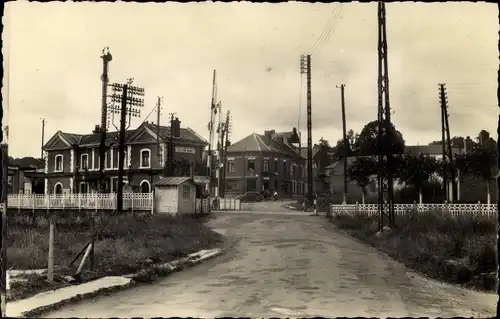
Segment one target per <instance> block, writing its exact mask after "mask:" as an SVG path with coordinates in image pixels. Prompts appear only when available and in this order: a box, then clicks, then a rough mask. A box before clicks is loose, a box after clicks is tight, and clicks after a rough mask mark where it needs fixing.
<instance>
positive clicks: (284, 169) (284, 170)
mask: <svg viewBox="0 0 500 319" xmlns="http://www.w3.org/2000/svg"><path fill="white" fill-rule="evenodd" d="M286 173H287V170H286V162H285V161H283V175H284V176H286Z"/></svg>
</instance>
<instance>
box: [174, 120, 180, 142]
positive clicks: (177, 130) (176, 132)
mask: <svg viewBox="0 0 500 319" xmlns="http://www.w3.org/2000/svg"><path fill="white" fill-rule="evenodd" d="M174 134H175V135H174V136H175V137H181V121H179V118H177V117H176V118H175V131H174Z"/></svg>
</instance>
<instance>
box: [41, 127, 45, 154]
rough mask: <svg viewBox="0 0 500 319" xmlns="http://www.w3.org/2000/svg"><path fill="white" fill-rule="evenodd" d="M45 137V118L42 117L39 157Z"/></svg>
mask: <svg viewBox="0 0 500 319" xmlns="http://www.w3.org/2000/svg"><path fill="white" fill-rule="evenodd" d="M44 139H45V118H42V146H41V147H40V158H42V159H43V144H44Z"/></svg>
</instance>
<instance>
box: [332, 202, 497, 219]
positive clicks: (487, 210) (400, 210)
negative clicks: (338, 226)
mask: <svg viewBox="0 0 500 319" xmlns="http://www.w3.org/2000/svg"><path fill="white" fill-rule="evenodd" d="M409 211H414V212H417V214H419V215H426V214H432V213H434V212H436V211H440V212H442V213H443V214H446V215H449V216H451V217H484V218H493V217H494V218H496V217H497V216H498V209H497V204H481V203H477V204H395V205H394V213H395V215H396V216H403V215H404V214H406V213H407V212H409ZM331 213H332V214H334V215H335V214H352V215H364V216H374V215H377V214H378V204H344V205H342V204H340V205H332V206H331Z"/></svg>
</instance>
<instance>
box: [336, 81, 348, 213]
mask: <svg viewBox="0 0 500 319" xmlns="http://www.w3.org/2000/svg"><path fill="white" fill-rule="evenodd" d="M337 87H338V88H340V95H341V103H342V137H343V141H344V200H343V203H344V204H346V203H347V186H348V183H347V156H348V152H349V149H348V146H349V143H348V141H347V132H346V119H345V97H344V89H345V84H341V85H340V86H337Z"/></svg>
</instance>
